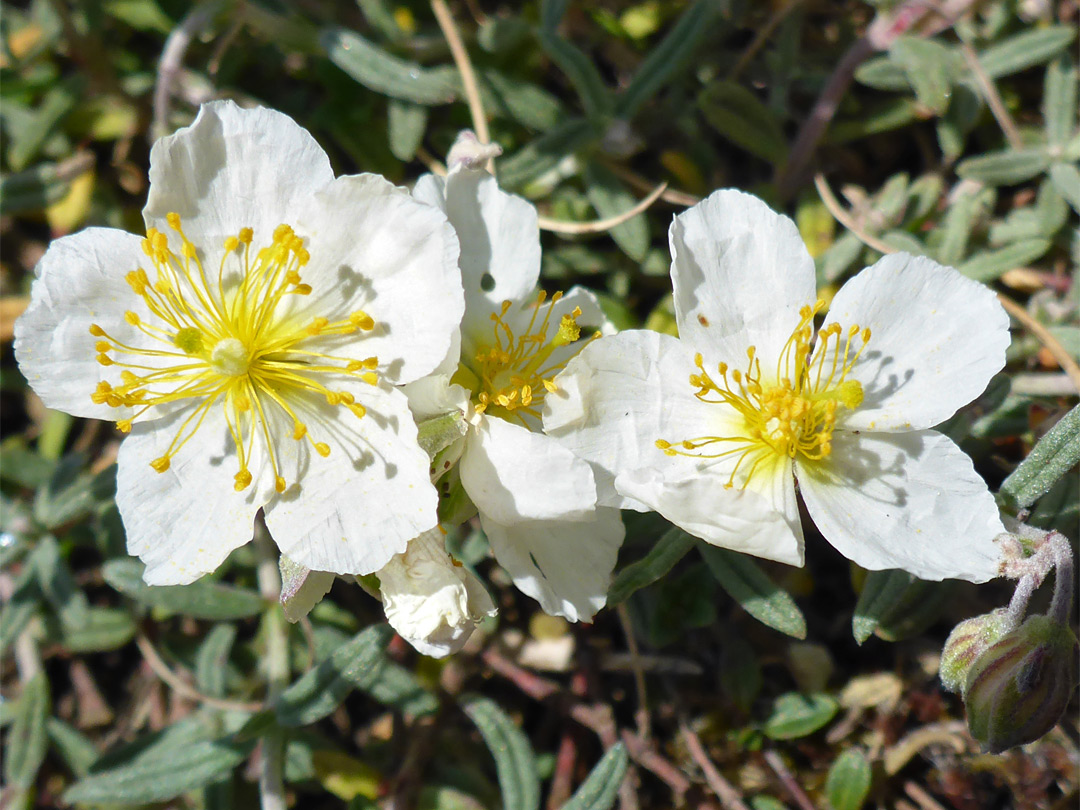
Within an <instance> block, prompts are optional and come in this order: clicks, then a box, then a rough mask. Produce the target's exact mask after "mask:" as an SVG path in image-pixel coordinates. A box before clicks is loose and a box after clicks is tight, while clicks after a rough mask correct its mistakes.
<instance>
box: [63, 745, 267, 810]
mask: <svg viewBox="0 0 1080 810" xmlns="http://www.w3.org/2000/svg"><path fill="white" fill-rule="evenodd" d="M250 750H251V744H250V743H249V744H245V745H235V744H232V743H229V742H225V741H223V740H203V741H199V742H193V743H185V744H183V745H177V746H175V747H173V748H172V749H171V750H170V751H169V752H168V755H159V756H155V757H153V758H150V759H140V760H136V761H135V762H133V763H132V764H130V765H122V766H120V767H119V768H113V769H111V770H107V771H97V772H95V773H93V774H91V775H90V776H86V777H84V778H82V779H80V780H79V781H78V782H76V783H75V784H74V785H72V786H71V787H70V788H68V790H67V791H66V792H65V793H64V797H63V798H64V801H65V802H68V803H71V804H75V803H82V804H103V803H114V804H146V803H148V802H163V801H167V800H169V799H172V798H175V797H176V796H179V795H180V794H181V793H187V792H188V791H189V790H196V789H197V788H201V787H204V786H205V785H209V784H211V783H213V782H218V781H220V780H221V779H223V778H224V777H226V776H228V775H229V774H230V773H231V772H232V770H233V768H235V767H236V766H237V765H239V764H240V763H242V762H243V761H244V760H245V759H246V758H247V755H248V753H249V752H250Z"/></svg>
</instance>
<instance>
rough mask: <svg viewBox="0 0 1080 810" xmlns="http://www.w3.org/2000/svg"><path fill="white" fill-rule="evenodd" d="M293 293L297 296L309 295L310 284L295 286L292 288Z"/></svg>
mask: <svg viewBox="0 0 1080 810" xmlns="http://www.w3.org/2000/svg"><path fill="white" fill-rule="evenodd" d="M293 292H294V293H296V294H297V295H311V285H310V284H297V285H296V286H295V287H294V288H293Z"/></svg>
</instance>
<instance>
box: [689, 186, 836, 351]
mask: <svg viewBox="0 0 1080 810" xmlns="http://www.w3.org/2000/svg"><path fill="white" fill-rule="evenodd" d="M669 241H670V243H671V281H672V285H673V286H674V289H675V318H676V320H677V322H678V324H679V335H680V336H681V337H682V338H683V339H684V340H686V341H688V342H689V343H690V344H691V345H692V346H695V347H697V348H698V349H699V350H700V351H702V352H704V351H705V350H706V348H707V347H711V348H712V349H713V350H714V352H715V354H716V361H720V360H724V361H726V362H728V363H730V364H731V365H732V366H734V367H735V368H743V367H744V364H745V362H746V350H747V348H748V347H750V346H756V347H757V351H758V356H759V357H761V358H762V360H763V364H764V361H765V360H768V361H769V362H770V363H771V362H772V361H774V360H775V359H776V358H778V357H779V356H780V351H781V350H782V349H783V347H784V343H785V342H786V341H787V339H788V337H789V336H790V335H791V332H792V330H793V329H794V328H795V326H796V325H797V324H798V322H799V308H800V307H803V306H806V305H809V304H813V303H814V301H815V298H816V293H815V287H814V285H815V280H814V260H813V259H811V258H810V254H809V253H808V252H807V250H806V246H805V245H804V244H803V241H802V237H800V236H799V230H798V228H797V227H796V226H795V223H794V222H792V221H791V220H790V219H788V218H787V217H785V216H781V215H780V214H777V213H776V212H775V211H773V210H772V209H771V208H769V207H768V206H767V205H766V204H765V203H764V202H762V201H761V200H759V199H758V198H757V197H754V196H752V195H750V194H744V193H743V192H741V191H734V190H731V189H724V190H721V191H717V192H714V193H713V194H711V195H710V196H709V197H707V198H706V199H705V200H702V201H701V202H700V203H698V204H697V205H695V206H693V207H692V208H689V209H688V210H686V211H684V212H683V213H682V214H679V215H678V216H677V217H675V219H674V221H673V222H672V223H671V231H670V234H669Z"/></svg>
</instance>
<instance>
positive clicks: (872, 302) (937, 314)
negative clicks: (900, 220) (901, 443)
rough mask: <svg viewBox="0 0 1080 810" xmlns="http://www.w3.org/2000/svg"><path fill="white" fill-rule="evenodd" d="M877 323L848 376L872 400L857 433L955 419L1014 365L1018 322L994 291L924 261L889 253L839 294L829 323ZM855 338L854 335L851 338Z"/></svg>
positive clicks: (854, 416) (857, 417) (853, 423)
mask: <svg viewBox="0 0 1080 810" xmlns="http://www.w3.org/2000/svg"><path fill="white" fill-rule="evenodd" d="M833 322H836V323H839V324H840V326H841V327H843V328H844V329H847V327H849V326H851V325H852V324H858V325H859V326H860V327H869V328H870V331H871V335H870V342H869V343H868V344H867V347H866V349H865V350H864V351H863V353H862V355H861V356H860V357H859V361H858V363H856V364H855V367H854V369H853V370H852V372H851V373H850V374H849V378H852V379H856V380H859V381H860V382H861V383H862V385H863V402H862V405H860V406H859V407H858V408H857V409H856V410H855V411H854V412H853V413H851V414H849V415H847V416H846V419H845V421H844V425H845V427H846V428H847V429H850V430H873V431H894V430H911V429H916V430H917V429H920V428H928V427H931V426H933V425H936V424H939V423H941V422H943V421H945V420H946V419H948V418H949V417H950V416H952V415H953V414H954V413H955V412H956V410H957V409H958V408H960V407H961V406H963V405H966V404H967V403H968V402H970V401H971V400H973V399H974V398H975V397H977V396H978V395H979V394H981V393H982V392H983V390H984V389H985V388H986V384H987V383H988V382H989V381H990V378H991V377H992V376H993V375H994V374H996V373H997V372H998V371H1000V370H1001V368H1002V366H1004V365H1005V349H1006V348H1007V347H1008V345H1009V318H1008V316H1007V315H1006V314H1005V310H1004V309H1002V307H1001V304H999V303H998V302H997V298H996V296H995V295H994V293H993V291H992V290H990V289H989V288H987V287H985V286H983V285H982V284H979V283H978V282H976V281H972V280H971V279H969V278H965V277H964V276H962V275H961V274H960V273H959V272H957V271H956V270H953V269H952V268H951V267H944V266H942V265H940V264H938V263H937V262H935V261H932V260H930V259H927V258H924V257H915V256H909V255H908V254H906V253H896V254H893V255H891V256H886V257H884V258H883V259H881V260H880V261H879V262H877V263H876V264H875V265H873V266H872V267H868V268H867V269H865V270H863V271H862V272H861V273H859V274H858V275H857V276H855V278H853V279H851V281H849V282H848V283H847V284H845V285H844V286H843V288H841V290H840V291H839V292H838V293H837V294H836V297H835V298H833V300H832V304H831V305H830V307H829V315H828V318H827V319H826V324H829V323H833ZM845 334H846V332H845Z"/></svg>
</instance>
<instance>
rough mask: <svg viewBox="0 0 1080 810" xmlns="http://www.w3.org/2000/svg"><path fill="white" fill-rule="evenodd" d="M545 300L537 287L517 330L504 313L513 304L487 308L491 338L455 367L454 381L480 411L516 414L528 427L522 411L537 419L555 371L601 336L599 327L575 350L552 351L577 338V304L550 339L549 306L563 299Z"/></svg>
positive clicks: (557, 296) (508, 416) (556, 296)
mask: <svg viewBox="0 0 1080 810" xmlns="http://www.w3.org/2000/svg"><path fill="white" fill-rule="evenodd" d="M546 299H547V293H546V292H544V291H543V290H541V291H540V292H539V293H538V294H537V296H536V303H535V304H534V305H533V307H532V315H531V316H530V318H529V322H528V324H527V325H526V326H525V328H524V329H522V330H519V333H518V334H515V333H514V327H513V326H512V325H511V323H510V322H509V321H508V320H507V318H506V316H507V313H509V311H510V308H511V306H512V305H513V304H512V302H510V301H503V303H502V307H501V308H500V310H499V312H493V313H491V321H492V324H493V328H492V340H491V342H490V343H488V344H484V345H482V346H480V347H479V348H478V349H477V351H476V353H475V355H474V357H473V362H472V363H469V362H468V361H466V362H463V363H462V365H461V366H460V367H459V368H458V371H457V373H456V374H455V375H454V377H453V382H455V383H458V384H459V385H463V386H465V387H466V388H468V389H469V390H470V391H472V392H473V403H474V404H475V406H476V411H477V412H478V413H491V414H495V415H496V416H499V417H501V418H503V419H516V420H517V421H519V422H521V423H523V424H526V426H527V422H526V420H525V415H526V414H527V415H528V416H530V417H533V418H536V419H538V418H539V417H540V409H541V408H542V407H543V404H544V395H545V394H546V393H547V392H548V391H555V390H557V388H556V386H555V382H554V380H555V376H556V375H557V374H558V373H559V372H560V371H562V370H563V368H564V367H565V366H566V364H567V363H568V362H569V361H570V359H571V358H572V357H573V356H574V355H576V354H577V352H579V351H581V349H583V348H585V346H586V345H587V344H588V343H589V342H591V341H592V340H595V339H596V338H597V337H599V336H600V333H599V332H597V333H595V334H594V335H592V336H591V337H590V338H589V339H588V340H586V341H583V342H582V343H581V345H580V346H579V347H578V349H577V351H574V352H572V353H567V352H559V353H558V355H557V356H553V354H554V352H555V350H556V349H558V348H560V347H563V346H569V345H570V344H572V343H574V341H576V340H578V339H579V338H580V337H581V327H580V326H579V325H578V323H577V319H578V318H580V317H581V309H580V308H579V307H575V308H574V310H573V312H571V313H570V314H568V315H563V316H562V318H561V319H560V320H559V325H558V327H557V328H556V329H555V334H554V335H552V336H551V338H550V339H549V338H548V332H549V330H551V328H552V323H551V317H552V309H553V307H554V306H555V304H556V303H557V302H558V301H559V300H561V299H562V293H561V292H557V293H555V294H554V295H552V296H551V300H550V301H547V303H546V304H545V301H546Z"/></svg>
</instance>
